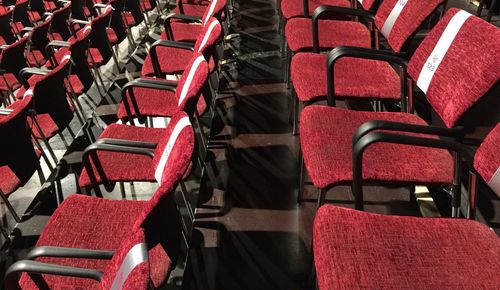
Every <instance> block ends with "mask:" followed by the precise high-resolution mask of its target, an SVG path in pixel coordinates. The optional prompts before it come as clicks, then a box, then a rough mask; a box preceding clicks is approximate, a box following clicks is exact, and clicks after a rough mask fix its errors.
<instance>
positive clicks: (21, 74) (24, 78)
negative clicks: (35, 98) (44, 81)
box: [19, 67, 50, 88]
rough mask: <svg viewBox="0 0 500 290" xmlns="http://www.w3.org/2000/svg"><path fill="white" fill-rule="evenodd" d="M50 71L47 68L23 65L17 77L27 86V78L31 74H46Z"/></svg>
mask: <svg viewBox="0 0 500 290" xmlns="http://www.w3.org/2000/svg"><path fill="white" fill-rule="evenodd" d="M49 72H50V70H48V69H43V68H36V67H25V68H23V69H22V70H21V71H20V72H19V79H20V81H21V83H22V84H23V85H24V86H25V87H26V88H28V87H29V84H28V78H29V77H30V76H32V75H42V76H43V75H46V74H48V73H49Z"/></svg>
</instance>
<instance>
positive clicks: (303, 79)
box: [290, 53, 401, 102]
mask: <svg viewBox="0 0 500 290" xmlns="http://www.w3.org/2000/svg"><path fill="white" fill-rule="evenodd" d="M290 76H291V80H292V83H293V87H294V89H295V91H296V92H297V98H298V99H299V100H300V101H302V102H308V101H313V100H318V99H322V98H324V97H325V96H326V95H327V82H326V55H325V54H317V53H297V54H296V55H294V56H293V57H292V61H291V74H290ZM400 90H401V89H400V81H399V76H398V74H397V73H396V71H395V70H394V69H393V68H392V67H391V66H390V65H389V64H388V63H386V62H381V61H373V60H365V59H356V58H343V59H340V60H339V61H338V62H337V63H336V64H335V95H336V96H337V97H338V98H339V99H341V98H343V97H354V98H369V99H370V98H373V99H399V98H400V94H401V93H400Z"/></svg>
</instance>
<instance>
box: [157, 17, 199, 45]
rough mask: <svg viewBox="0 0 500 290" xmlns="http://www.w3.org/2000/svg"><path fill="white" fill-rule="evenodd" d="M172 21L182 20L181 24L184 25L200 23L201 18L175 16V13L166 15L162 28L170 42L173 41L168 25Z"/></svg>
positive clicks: (169, 25) (170, 28)
mask: <svg viewBox="0 0 500 290" xmlns="http://www.w3.org/2000/svg"><path fill="white" fill-rule="evenodd" d="M172 19H178V20H182V22H185V23H201V17H198V16H191V15H186V14H177V13H170V14H168V15H167V17H166V18H165V21H164V22H163V27H164V28H165V31H166V32H167V35H168V38H169V39H170V40H175V39H174V34H173V31H172V26H171V24H170V23H171V21H172Z"/></svg>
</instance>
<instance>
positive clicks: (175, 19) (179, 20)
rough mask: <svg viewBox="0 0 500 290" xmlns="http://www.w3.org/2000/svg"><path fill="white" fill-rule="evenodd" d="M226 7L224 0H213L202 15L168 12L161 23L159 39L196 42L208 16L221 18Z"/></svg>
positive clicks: (208, 18)
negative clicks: (162, 27) (162, 28)
mask: <svg viewBox="0 0 500 290" xmlns="http://www.w3.org/2000/svg"><path fill="white" fill-rule="evenodd" d="M225 7H226V1H225V0H214V1H211V2H210V5H208V6H206V9H205V13H204V14H203V17H201V18H200V17H198V16H192V15H186V14H169V15H167V17H166V19H165V22H164V23H163V26H164V30H163V31H162V33H161V35H160V39H164V40H173V41H186V42H196V39H198V36H199V35H200V34H201V33H202V31H203V28H204V27H205V26H206V24H207V23H208V21H209V20H210V18H212V17H215V18H217V19H218V20H219V21H220V20H221V19H222V12H223V11H224V8H225Z"/></svg>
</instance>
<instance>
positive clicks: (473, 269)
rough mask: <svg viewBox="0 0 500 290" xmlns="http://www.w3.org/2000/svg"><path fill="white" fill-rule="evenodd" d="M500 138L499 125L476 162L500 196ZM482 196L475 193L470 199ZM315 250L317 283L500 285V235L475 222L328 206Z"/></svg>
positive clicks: (317, 226) (320, 217) (316, 231)
mask: <svg viewBox="0 0 500 290" xmlns="http://www.w3.org/2000/svg"><path fill="white" fill-rule="evenodd" d="M498 142H500V125H497V126H496V128H495V129H493V131H492V132H491V133H490V134H489V135H488V136H487V138H486V139H485V140H484V142H483V144H482V145H481V146H480V147H479V149H478V151H477V153H476V155H475V157H474V168H475V170H477V172H478V173H479V175H480V176H481V177H482V178H483V179H484V180H485V181H486V182H488V184H490V186H492V187H491V189H493V190H494V191H495V192H496V193H497V194H500V187H499V186H498V185H499V184H500V183H499V182H498V180H500V175H499V174H498V172H499V170H498V168H500V151H499V150H498ZM456 146H459V147H460V145H458V144H457V145H456ZM495 172H496V173H495ZM495 174H496V175H495ZM470 182H473V183H474V182H475V181H474V180H471V181H470ZM472 188H475V186H472ZM475 195H476V194H475V192H471V194H470V196H471V199H470V200H473V199H474V198H473V196H475ZM313 252H314V264H315V269H316V275H317V281H318V289H340V288H349V289H356V288H367V289H381V288H384V289H387V288H390V289H406V288H408V289H410V288H412V289H414V288H419V289H457V288H462V289H495V288H497V287H498V285H500V276H499V275H498V273H499V271H500V239H499V238H498V236H497V235H496V234H495V233H494V232H493V231H492V230H491V229H489V228H488V227H487V226H485V225H483V224H481V223H479V222H477V221H472V220H466V219H447V218H419V217H403V216H384V215H379V214H374V213H366V212H360V211H356V210H352V209H347V208H341V207H335V206H331V205H325V206H322V207H321V208H320V209H319V210H318V212H317V214H316V218H315V219H314V226H313ZM353 253H356V254H353ZM416 261H418V262H416ZM464 261H473V262H472V263H464ZM423 277H425V279H422V278H423Z"/></svg>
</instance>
